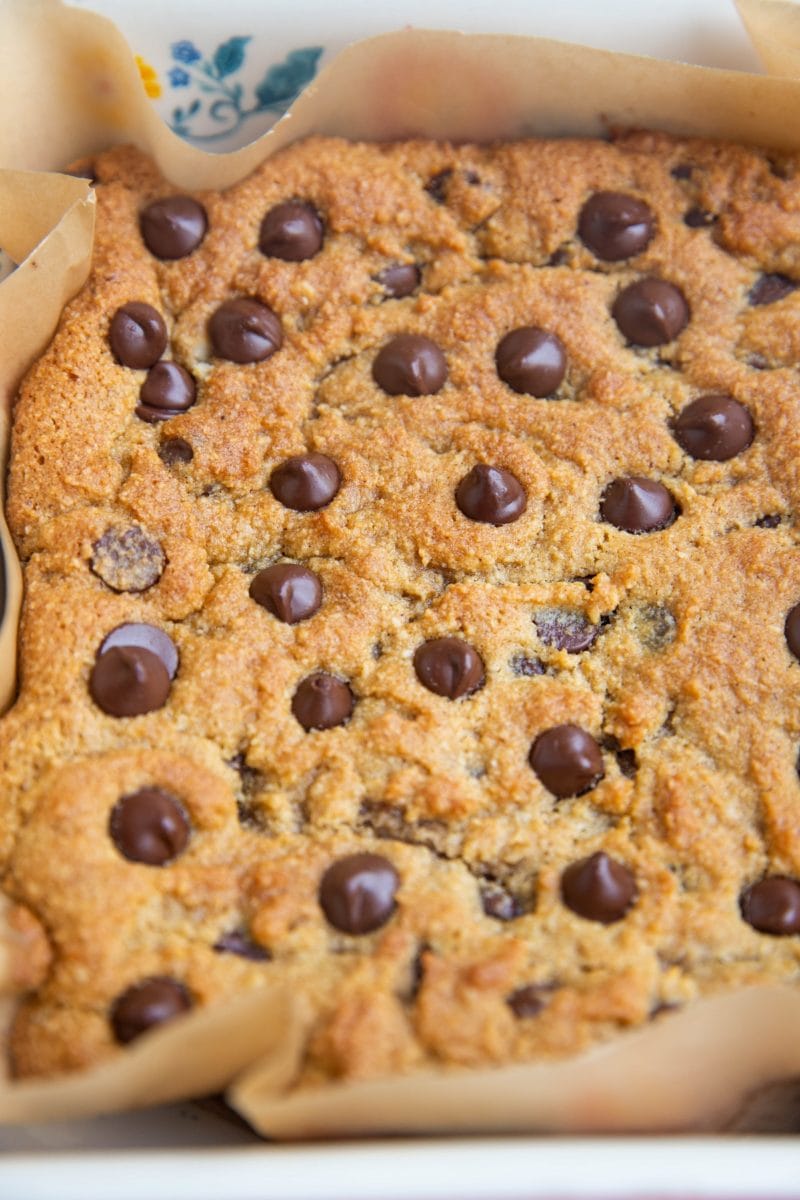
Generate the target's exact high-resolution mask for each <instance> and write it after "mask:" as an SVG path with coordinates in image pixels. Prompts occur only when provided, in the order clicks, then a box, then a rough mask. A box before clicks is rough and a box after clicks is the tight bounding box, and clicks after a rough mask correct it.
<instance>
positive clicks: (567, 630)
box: [533, 608, 600, 654]
mask: <svg viewBox="0 0 800 1200" xmlns="http://www.w3.org/2000/svg"><path fill="white" fill-rule="evenodd" d="M533 621H534V624H535V626H536V632H537V633H538V634H539V637H540V638H541V640H542V641H543V642H544V644H545V646H552V648H553V649H554V650H566V651H567V653H569V654H580V652H581V651H582V650H588V649H589V647H590V646H593V645H594V643H595V642H596V641H597V636H598V634H599V633H600V626H599V625H592V623H591V621H589V620H587V618H586V617H585V616H584V615H583V613H582V612H575V611H573V610H571V609H569V608H542V609H540V610H539V612H537V613H535V615H534V618H533Z"/></svg>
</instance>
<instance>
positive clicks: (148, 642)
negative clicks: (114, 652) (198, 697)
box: [100, 622, 178, 679]
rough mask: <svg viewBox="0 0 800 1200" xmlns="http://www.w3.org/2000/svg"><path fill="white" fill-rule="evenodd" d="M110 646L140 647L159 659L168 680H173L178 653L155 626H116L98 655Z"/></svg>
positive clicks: (166, 636) (103, 643) (163, 633)
mask: <svg viewBox="0 0 800 1200" xmlns="http://www.w3.org/2000/svg"><path fill="white" fill-rule="evenodd" d="M112 646H141V647H142V648H143V649H144V650H149V651H150V653H151V654H155V656H156V657H157V658H160V659H161V661H162V663H163V664H164V667H165V669H166V672H167V675H168V676H169V678H170V679H174V678H175V672H176V671H177V670H178V651H177V648H176V646H175V643H174V642H173V640H172V638H171V637H170V636H169V634H168V633H165V632H164V630H163V629H159V628H158V626H157V625H146V624H144V623H142V624H137V623H135V622H132V623H130V624H126V625H117V626H116V628H114V629H112V630H111V633H109V634H108V635H107V636H106V637H105V638H104V639H103V641H102V642H101V644H100V654H105V653H106V651H107V650H110V649H111V647H112Z"/></svg>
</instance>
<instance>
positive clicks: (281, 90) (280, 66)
mask: <svg viewBox="0 0 800 1200" xmlns="http://www.w3.org/2000/svg"><path fill="white" fill-rule="evenodd" d="M322 51H323V47H322V46H304V47H303V48H302V49H300V50H291V51H290V52H289V54H287V55H286V58H285V59H284V60H283V62H282V63H276V64H275V65H274V66H272V67H270V68H269V70H268V71H267V73H266V75H265V76H264V78H263V79H262V80H261V83H260V84H259V85H258V87H257V88H256V98H257V100H258V103H259V106H260V107H261V108H275V107H276V106H279V105H280V106H281V107H282V106H284V105H286V104H288V103H290V102H291V101H292V100H294V98H295V96H297V95H299V94H300V92H302V90H303V88H304V87H305V86H306V84H308V83H310V82H311V80H312V79H313V78H314V76H315V75H316V72H317V63H318V62H319V60H320V57H321V55H322Z"/></svg>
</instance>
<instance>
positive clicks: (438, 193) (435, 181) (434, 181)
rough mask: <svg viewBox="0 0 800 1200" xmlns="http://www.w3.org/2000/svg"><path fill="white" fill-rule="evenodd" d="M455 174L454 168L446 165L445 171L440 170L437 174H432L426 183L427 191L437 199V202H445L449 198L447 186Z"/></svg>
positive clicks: (433, 198) (432, 197)
mask: <svg viewBox="0 0 800 1200" xmlns="http://www.w3.org/2000/svg"><path fill="white" fill-rule="evenodd" d="M452 176H453V168H452V167H445V169H444V170H443V171H439V172H438V173H437V174H436V175H432V176H431V178H430V179H429V180H428V182H427V183H426V184H425V191H426V192H427V193H428V195H429V196H430V197H431V199H432V200H435V201H436V203H437V204H444V202H445V200H446V199H447V188H448V185H449V183H450V180H451V178H452Z"/></svg>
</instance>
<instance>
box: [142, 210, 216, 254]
mask: <svg viewBox="0 0 800 1200" xmlns="http://www.w3.org/2000/svg"><path fill="white" fill-rule="evenodd" d="M139 224H140V227H141V230H142V237H143V238H144V243H145V245H146V246H147V249H148V250H149V251H150V253H151V254H154V255H155V256H156V258H165V259H172V258H185V257H186V255H187V254H191V253H192V251H193V250H196V249H197V247H198V246H199V245H200V243H201V242H202V240H203V238H204V237H205V236H206V230H207V228H208V219H207V217H206V210H205V209H204V208H203V206H202V204H198V203H197V201H196V200H193V199H192V198H191V196H167V197H165V199H163V200H154V201H153V202H152V204H148V205H147V207H146V208H144V209H142V212H141V214H140V216H139Z"/></svg>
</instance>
